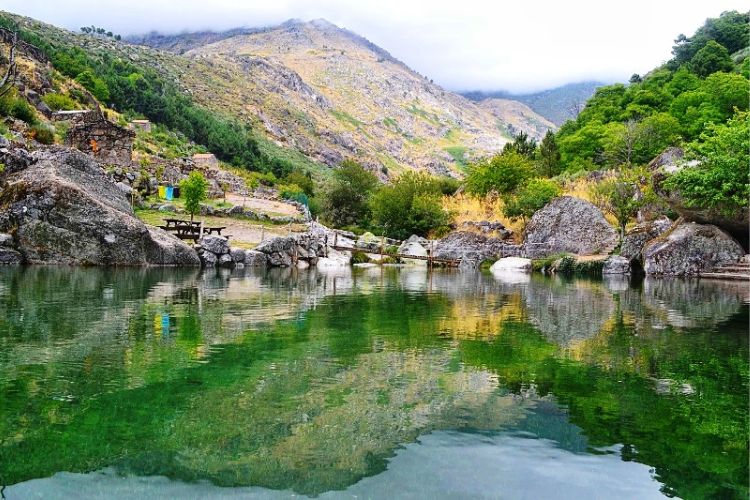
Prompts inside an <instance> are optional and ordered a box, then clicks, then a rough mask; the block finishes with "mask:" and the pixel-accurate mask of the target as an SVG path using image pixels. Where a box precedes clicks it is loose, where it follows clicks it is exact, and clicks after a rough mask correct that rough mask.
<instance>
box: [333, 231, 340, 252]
mask: <svg viewBox="0 0 750 500" xmlns="http://www.w3.org/2000/svg"><path fill="white" fill-rule="evenodd" d="M338 243H339V233H333V249H334V250H335V249H336V247H337V246H339V245H338Z"/></svg>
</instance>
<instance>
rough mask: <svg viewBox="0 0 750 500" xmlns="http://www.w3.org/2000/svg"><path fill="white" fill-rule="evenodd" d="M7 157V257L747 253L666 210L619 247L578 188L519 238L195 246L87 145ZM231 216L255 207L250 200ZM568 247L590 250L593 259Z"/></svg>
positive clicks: (478, 235)
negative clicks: (154, 214) (134, 203)
mask: <svg viewBox="0 0 750 500" xmlns="http://www.w3.org/2000/svg"><path fill="white" fill-rule="evenodd" d="M0 163H2V164H3V165H4V169H3V171H2V173H0V181H1V182H2V184H1V186H2V190H0V209H1V210H0V264H14V265H18V264H70V265H101V266H203V267H213V266H221V267H244V266H251V267H259V266H269V267H297V268H309V267H318V268H332V267H345V266H350V265H351V264H352V262H353V258H352V257H353V255H356V256H357V259H356V262H357V263H368V262H369V263H381V264H382V263H393V262H395V260H396V259H394V258H393V257H391V256H392V255H405V256H407V255H413V256H420V257H427V256H431V257H432V258H435V259H443V260H450V261H457V262H460V266H459V267H460V269H478V268H480V267H482V266H483V265H486V264H491V269H492V270H493V271H496V272H500V271H502V272H504V273H506V272H509V271H514V272H530V271H531V270H532V269H533V268H534V267H535V266H532V259H546V260H547V261H549V262H546V261H545V264H544V265H541V266H539V265H537V266H536V267H537V268H538V269H539V270H542V271H543V272H547V273H555V272H569V271H570V269H579V268H581V269H583V268H585V269H587V270H589V271H590V272H593V273H594V274H603V275H608V274H615V275H617V274H619V275H630V274H635V273H645V274H647V275H653V276H697V275H700V274H702V273H704V272H711V271H712V270H714V269H716V268H720V267H722V266H726V265H732V264H735V263H738V262H739V261H740V260H741V259H742V258H743V256H744V255H745V249H743V247H742V246H741V245H740V244H739V243H738V242H737V241H736V240H735V239H734V238H732V236H730V235H729V234H728V233H726V232H725V231H723V230H722V229H720V228H719V227H716V226H714V225H711V224H698V223H695V222H686V221H684V220H682V219H679V220H677V221H675V222H672V221H670V220H669V219H666V218H661V219H657V220H654V221H650V222H645V223H642V224H639V225H637V226H636V227H634V228H633V229H631V230H630V231H629V232H628V233H627V234H626V235H625V237H624V239H623V241H622V242H621V243H620V247H619V252H616V251H615V250H616V248H617V245H618V242H619V238H618V236H617V231H616V230H615V229H614V228H613V227H612V226H611V225H610V224H609V223H608V222H607V221H606V219H605V218H604V216H603V215H602V213H601V211H599V209H598V208H596V207H595V206H594V205H592V204H591V203H589V202H587V201H585V200H582V199H578V198H573V197H570V196H562V197H559V198H556V199H555V200H553V201H552V202H550V203H549V204H548V205H547V206H545V207H544V208H542V209H541V210H539V211H538V212H537V213H536V214H534V216H533V217H532V219H531V220H530V222H529V224H528V225H527V228H526V231H525V233H524V241H523V242H522V243H520V244H518V243H514V242H513V241H512V240H511V236H512V233H511V232H510V231H508V230H506V229H505V227H504V226H502V224H499V223H489V222H477V223H473V224H465V225H464V226H465V227H464V228H462V229H467V230H463V231H454V232H452V233H450V234H448V235H447V236H446V237H444V238H442V239H439V240H433V241H429V240H426V239H425V238H421V237H418V236H412V237H411V238H409V239H407V240H406V241H403V242H401V241H397V240H392V239H387V238H380V237H377V236H374V235H372V234H371V233H366V234H364V235H362V236H359V237H356V236H355V235H354V234H353V233H348V232H345V231H336V230H331V229H329V228H326V227H325V226H323V225H321V224H318V223H316V222H309V223H308V230H307V231H306V232H304V233H297V234H290V235H287V236H280V237H276V238H272V239H268V240H265V241H263V242H261V243H260V245H258V246H257V247H256V248H255V249H253V250H244V249H239V248H232V247H231V246H230V243H229V240H228V239H227V238H224V237H221V236H213V235H211V236H204V237H203V238H201V239H200V240H199V241H198V244H197V245H194V246H191V245H188V244H186V243H184V242H183V241H181V240H179V239H178V238H176V237H175V236H173V235H172V234H169V233H167V232H165V231H163V230H161V229H158V228H155V227H152V226H148V225H146V224H145V223H143V222H142V221H140V220H139V219H138V218H137V217H136V216H135V213H134V212H133V209H132V207H131V205H130V200H129V199H128V194H127V192H126V190H125V189H123V187H122V186H121V184H122V182H117V181H116V179H113V178H112V176H111V175H109V174H108V173H107V172H106V171H105V169H104V167H103V166H102V165H101V164H100V163H98V162H97V161H96V160H95V159H94V158H92V157H91V156H89V155H87V154H84V153H82V152H80V151H77V150H75V149H72V148H66V147H59V146H52V147H47V148H40V149H38V150H35V151H32V152H28V151H26V150H25V149H22V148H13V147H11V146H10V144H8V143H7V142H5V143H2V144H0ZM237 209H240V210H239V211H238V210H237ZM239 212H242V213H239ZM223 215H226V216H252V214H250V215H248V214H247V213H245V212H244V211H243V210H242V207H234V208H230V209H227V210H226V213H223ZM477 231H478V232H477ZM491 234H494V235H496V236H490V235H491ZM333 246H335V247H336V249H334V248H332V247H333ZM348 249H351V250H348ZM570 254H572V255H586V256H591V258H589V259H588V260H589V262H592V264H589V265H584V264H582V263H580V262H578V261H577V260H576V258H575V257H573V256H572V255H570ZM566 255H568V256H566ZM405 262H408V263H411V264H413V265H427V262H426V260H410V259H407V260H405ZM571 262H572V264H571ZM576 266H577V267H576Z"/></svg>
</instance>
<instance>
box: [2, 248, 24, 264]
mask: <svg viewBox="0 0 750 500" xmlns="http://www.w3.org/2000/svg"><path fill="white" fill-rule="evenodd" d="M22 262H23V257H22V256H21V254H20V253H19V252H17V251H16V250H13V249H12V248H0V265H18V264H21V263H22Z"/></svg>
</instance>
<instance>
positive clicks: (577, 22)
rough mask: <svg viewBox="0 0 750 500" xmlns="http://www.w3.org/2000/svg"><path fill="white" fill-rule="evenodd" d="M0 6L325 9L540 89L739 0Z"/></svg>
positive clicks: (446, 71)
mask: <svg viewBox="0 0 750 500" xmlns="http://www.w3.org/2000/svg"><path fill="white" fill-rule="evenodd" d="M0 8H2V9H3V10H8V11H11V12H15V13H19V14H24V15H28V16H31V17H34V18H37V19H40V20H43V21H46V22H49V23H51V24H55V25H57V26H61V27H65V28H69V29H73V30H77V29H78V28H79V27H80V26H88V25H92V24H93V25H96V26H100V27H104V28H107V29H108V30H112V31H114V32H115V33H120V34H122V35H126V34H138V33H145V32H148V31H151V30H157V31H163V32H180V31H185V30H191V31H192V30H201V29H213V30H224V29H228V28H234V27H239V26H268V25H273V24H277V23H280V22H282V21H285V20H287V19H290V18H298V19H303V20H310V19H316V18H325V19H327V20H329V21H331V22H333V23H335V24H337V25H339V26H341V27H345V28H348V29H350V30H352V31H354V32H356V33H358V34H360V35H362V36H364V37H366V38H368V39H369V40H370V41H372V42H374V43H376V44H377V45H380V46H381V47H383V48H384V49H386V50H388V51H389V52H390V53H391V54H392V55H394V56H395V57H397V58H398V59H401V60H402V61H404V62H405V63H406V64H408V65H409V66H411V67H412V68H414V69H415V70H417V71H419V72H420V73H422V74H423V75H426V76H427V77H429V78H432V79H434V80H435V82H436V83H439V84H441V85H442V86H443V87H446V88H449V89H452V90H497V89H505V90H510V91H514V92H524V91H536V90H541V89H545V88H551V87H554V86H557V85H560V84H564V83H570V82H577V81H582V80H588V79H595V80H602V81H605V82H612V81H624V80H627V79H628V78H629V77H630V75H631V74H633V73H645V72H647V71H648V70H649V69H651V68H653V67H654V66H656V65H658V64H660V63H661V62H663V61H665V60H667V59H669V57H670V50H671V47H672V42H673V40H674V38H675V37H676V36H677V35H678V34H679V33H685V34H687V35H690V34H692V33H693V32H694V30H695V29H696V28H698V27H699V26H700V25H701V24H702V23H703V21H704V20H705V19H706V18H707V17H716V16H718V15H719V14H720V13H721V12H722V11H725V10H733V9H736V10H743V8H744V9H746V8H747V3H746V0H627V1H622V0H618V1H606V0H598V1H597V0H591V1H583V0H567V1H559V0H512V1H509V0H495V1H492V0H484V1H482V0H459V1H457V0H317V1H313V0H262V1H261V0H245V1H241V0H235V1H232V0H179V1H178V0H174V1H159V0H106V1H95V0H55V1H50V0H3V1H2V2H0Z"/></svg>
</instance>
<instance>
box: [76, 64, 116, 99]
mask: <svg viewBox="0 0 750 500" xmlns="http://www.w3.org/2000/svg"><path fill="white" fill-rule="evenodd" d="M76 81H77V82H78V83H80V84H81V85H83V86H84V87H85V88H86V90H88V91H89V92H91V93H92V94H93V96H94V97H96V98H97V99H98V100H100V101H101V102H108V101H109V88H108V87H107V84H106V83H105V82H104V80H102V79H101V78H99V77H97V76H94V73H92V72H91V71H88V70H86V71H83V72H82V73H80V74H79V75H78V76H76Z"/></svg>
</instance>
